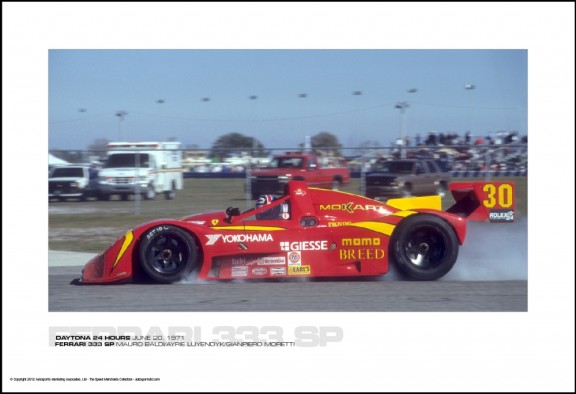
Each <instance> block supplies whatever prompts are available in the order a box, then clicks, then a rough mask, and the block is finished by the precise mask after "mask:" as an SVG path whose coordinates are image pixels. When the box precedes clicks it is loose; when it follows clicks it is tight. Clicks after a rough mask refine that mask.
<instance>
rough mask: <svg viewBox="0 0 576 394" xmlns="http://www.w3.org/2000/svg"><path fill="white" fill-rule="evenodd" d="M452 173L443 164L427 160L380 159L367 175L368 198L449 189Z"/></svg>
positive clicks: (425, 193) (406, 195)
mask: <svg viewBox="0 0 576 394" xmlns="http://www.w3.org/2000/svg"><path fill="white" fill-rule="evenodd" d="M450 180H451V174H450V172H448V170H447V169H446V168H444V167H443V166H442V165H441V163H438V162H437V161H435V160H426V159H400V160H389V161H378V162H376V163H375V165H374V166H373V167H372V168H371V170H370V171H368V173H367V174H366V197H369V198H373V199H387V198H390V197H410V196H422V195H433V194H437V195H439V196H441V197H443V196H444V195H445V194H446V192H447V191H448V184H449V183H450Z"/></svg>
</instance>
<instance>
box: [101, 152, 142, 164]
mask: <svg viewBox="0 0 576 394" xmlns="http://www.w3.org/2000/svg"><path fill="white" fill-rule="evenodd" d="M138 156H139V158H138V161H139V164H140V165H138V166H136V154H135V153H117V154H113V155H110V156H108V160H106V163H105V164H104V168H135V167H140V168H148V167H149V161H150V158H149V156H148V153H140V154H139V155H138Z"/></svg>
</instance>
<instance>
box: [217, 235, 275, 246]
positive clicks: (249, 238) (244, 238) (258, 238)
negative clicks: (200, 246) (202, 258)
mask: <svg viewBox="0 0 576 394" xmlns="http://www.w3.org/2000/svg"><path fill="white" fill-rule="evenodd" d="M206 237H207V238H208V242H206V245H207V246H209V245H214V244H216V242H217V241H218V240H219V239H222V241H223V242H224V243H234V242H270V241H274V238H273V237H272V234H206Z"/></svg>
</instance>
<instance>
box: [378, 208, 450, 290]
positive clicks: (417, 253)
mask: <svg viewBox="0 0 576 394" xmlns="http://www.w3.org/2000/svg"><path fill="white" fill-rule="evenodd" d="M458 248H459V243H458V238H457V237H456V234H455V232H454V230H453V229H452V226H450V225H449V224H448V223H446V222H445V221H444V220H442V219H441V218H439V217H437V216H432V215H413V216H409V217H407V218H406V219H404V220H403V221H402V222H401V223H400V224H399V225H398V227H397V228H396V230H395V231H394V232H393V233H392V239H391V240H390V249H389V250H390V260H391V261H392V262H393V263H395V264H396V266H397V267H398V268H399V269H400V271H401V272H403V273H404V274H406V275H407V276H408V277H409V278H411V279H414V280H435V279H438V278H440V277H442V276H444V275H446V274H447V273H448V271H450V270H451V269H452V266H453V265H454V263H456V259H457V258H458Z"/></svg>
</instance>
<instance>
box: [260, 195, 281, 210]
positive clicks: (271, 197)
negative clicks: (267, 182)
mask: <svg viewBox="0 0 576 394" xmlns="http://www.w3.org/2000/svg"><path fill="white" fill-rule="evenodd" d="M274 200H276V196H274V195H272V194H264V195H262V196H260V197H258V200H256V209H258V208H262V207H263V206H264V205H268V204H270V203H271V202H272V201H274Z"/></svg>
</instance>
